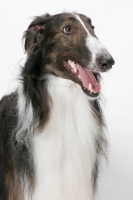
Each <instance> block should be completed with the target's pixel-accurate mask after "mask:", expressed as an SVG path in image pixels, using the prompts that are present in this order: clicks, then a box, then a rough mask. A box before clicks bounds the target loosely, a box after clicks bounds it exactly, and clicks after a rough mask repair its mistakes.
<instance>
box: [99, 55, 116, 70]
mask: <svg viewBox="0 0 133 200" xmlns="http://www.w3.org/2000/svg"><path fill="white" fill-rule="evenodd" d="M114 64H115V61H114V59H113V58H112V56H110V55H109V56H107V55H101V56H100V57H99V58H98V65H99V67H100V69H101V70H102V71H107V70H109V69H111V68H112V65H114Z"/></svg>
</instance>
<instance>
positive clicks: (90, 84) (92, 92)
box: [65, 60, 101, 97]
mask: <svg viewBox="0 0 133 200" xmlns="http://www.w3.org/2000/svg"><path fill="white" fill-rule="evenodd" d="M65 67H66V69H67V70H68V72H69V74H70V75H71V76H72V77H73V78H74V79H75V81H76V82H78V83H79V84H80V85H81V87H82V89H83V90H84V92H85V93H86V94H87V95H89V96H91V97H97V96H98V94H99V92H100V89H101V85H100V83H99V82H98V79H99V78H98V77H99V74H98V73H94V72H92V71H90V70H89V69H87V68H84V67H82V66H81V65H79V64H78V63H75V62H74V61H71V60H65Z"/></svg>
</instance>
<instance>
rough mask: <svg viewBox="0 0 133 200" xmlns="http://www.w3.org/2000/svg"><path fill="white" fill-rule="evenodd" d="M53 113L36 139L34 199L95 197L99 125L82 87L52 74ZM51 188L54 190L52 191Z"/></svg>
mask: <svg viewBox="0 0 133 200" xmlns="http://www.w3.org/2000/svg"><path fill="white" fill-rule="evenodd" d="M48 92H49V94H50V96H51V113H50V118H49V121H48V123H47V124H46V126H45V128H44V129H43V131H42V132H41V134H39V135H36V136H35V138H34V144H35V166H36V181H37V182H36V190H35V193H34V199H38V200H39V199H43V198H44V197H46V199H48V200H49V199H58V200H59V199H63V200H64V199H75V194H76V196H77V198H76V199H81V198H82V197H83V196H86V197H87V196H88V198H84V199H89V196H92V195H93V194H92V191H93V189H92V185H93V184H92V182H93V168H94V165H95V161H96V150H95V140H96V137H97V134H98V124H97V122H96V120H95V118H94V114H93V112H92V110H91V106H90V104H89V100H88V97H87V95H85V94H84V93H83V91H82V90H81V88H80V86H79V85H78V84H75V83H74V82H72V81H69V80H65V79H62V78H56V77H50V80H49V81H48ZM50 191H51V193H50Z"/></svg>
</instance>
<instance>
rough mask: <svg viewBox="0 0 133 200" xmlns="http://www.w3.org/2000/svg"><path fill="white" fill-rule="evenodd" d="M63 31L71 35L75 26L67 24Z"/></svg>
mask: <svg viewBox="0 0 133 200" xmlns="http://www.w3.org/2000/svg"><path fill="white" fill-rule="evenodd" d="M63 32H64V33H65V34H67V35H71V34H72V33H73V28H72V26H65V27H64V29H63Z"/></svg>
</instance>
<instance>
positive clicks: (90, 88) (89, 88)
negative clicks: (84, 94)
mask: <svg viewBox="0 0 133 200" xmlns="http://www.w3.org/2000/svg"><path fill="white" fill-rule="evenodd" d="M88 90H89V91H92V85H91V83H89V87H88Z"/></svg>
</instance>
